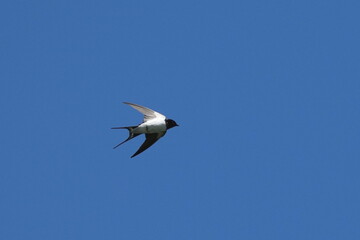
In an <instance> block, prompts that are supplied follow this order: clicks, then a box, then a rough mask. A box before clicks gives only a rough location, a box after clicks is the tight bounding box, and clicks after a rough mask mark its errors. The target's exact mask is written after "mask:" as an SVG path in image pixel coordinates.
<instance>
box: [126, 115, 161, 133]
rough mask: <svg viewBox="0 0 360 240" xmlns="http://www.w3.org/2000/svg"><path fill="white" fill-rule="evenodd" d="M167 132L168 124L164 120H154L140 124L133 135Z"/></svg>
mask: <svg viewBox="0 0 360 240" xmlns="http://www.w3.org/2000/svg"><path fill="white" fill-rule="evenodd" d="M165 131H166V124H165V121H164V120H163V119H158V118H155V119H152V120H148V121H147V122H144V123H142V124H140V125H139V126H138V127H137V128H135V129H134V130H133V133H160V132H165Z"/></svg>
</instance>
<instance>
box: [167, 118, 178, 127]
mask: <svg viewBox="0 0 360 240" xmlns="http://www.w3.org/2000/svg"><path fill="white" fill-rule="evenodd" d="M165 123H166V129H170V128H173V127H176V126H179V125H178V124H177V123H176V122H175V121H174V120H172V119H165Z"/></svg>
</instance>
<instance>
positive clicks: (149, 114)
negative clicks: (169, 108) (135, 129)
mask: <svg viewBox="0 0 360 240" xmlns="http://www.w3.org/2000/svg"><path fill="white" fill-rule="evenodd" d="M124 103H125V104H127V105H129V106H131V107H133V108H134V109H136V110H138V111H139V112H141V113H142V114H143V115H144V122H146V121H149V120H150V119H154V118H160V119H165V118H166V117H165V116H164V115H162V114H161V113H158V112H156V111H154V110H152V109H150V108H147V107H144V106H140V105H138V104H134V103H129V102H124Z"/></svg>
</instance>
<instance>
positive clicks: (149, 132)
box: [111, 102, 179, 158]
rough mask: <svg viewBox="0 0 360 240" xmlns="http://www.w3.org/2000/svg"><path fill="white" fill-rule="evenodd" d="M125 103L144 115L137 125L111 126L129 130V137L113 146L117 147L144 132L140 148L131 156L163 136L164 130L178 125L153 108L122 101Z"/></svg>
mask: <svg viewBox="0 0 360 240" xmlns="http://www.w3.org/2000/svg"><path fill="white" fill-rule="evenodd" d="M124 103H125V104H128V105H130V106H131V107H133V108H135V109H136V110H138V111H139V112H140V113H142V114H143V115H144V120H143V122H142V123H141V124H139V125H137V126H130V127H113V128H111V129H127V130H128V131H129V137H128V138H127V139H126V140H125V141H123V142H121V143H119V144H118V145H116V146H115V147H114V149H115V148H117V147H118V146H120V145H121V144H123V143H125V142H127V141H129V140H130V139H133V138H134V137H137V136H139V135H141V134H145V138H146V140H145V142H144V143H143V144H142V145H141V146H140V148H139V149H138V150H137V151H136V153H134V155H132V156H131V157H132V158H133V157H135V156H136V155H138V154H140V153H142V152H143V151H145V150H146V149H148V148H149V147H151V146H152V145H153V144H154V143H155V142H156V141H157V140H159V139H160V138H161V137H163V136H164V135H165V133H166V131H167V130H168V129H170V128H173V127H176V126H179V125H178V124H177V123H176V122H175V121H174V120H172V119H168V118H166V117H165V116H164V115H162V114H161V113H158V112H155V111H154V110H151V109H149V108H146V107H143V106H140V105H137V104H134V103H129V102H124Z"/></svg>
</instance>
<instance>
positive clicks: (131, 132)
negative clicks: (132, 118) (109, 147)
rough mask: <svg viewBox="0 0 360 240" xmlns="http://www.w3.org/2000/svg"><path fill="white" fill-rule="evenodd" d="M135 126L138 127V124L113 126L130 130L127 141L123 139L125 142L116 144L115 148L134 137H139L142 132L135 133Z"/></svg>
mask: <svg viewBox="0 0 360 240" xmlns="http://www.w3.org/2000/svg"><path fill="white" fill-rule="evenodd" d="M134 128H137V126H131V127H113V128H111V129H127V130H128V131H129V137H128V138H127V139H126V140H125V141H123V142H121V143H119V144H118V145H116V146H115V147H114V149H115V148H117V147H118V146H120V145H121V144H123V143H125V142H127V141H129V140H130V139H133V138H134V137H137V136H139V135H140V134H141V133H133V129H134Z"/></svg>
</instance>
